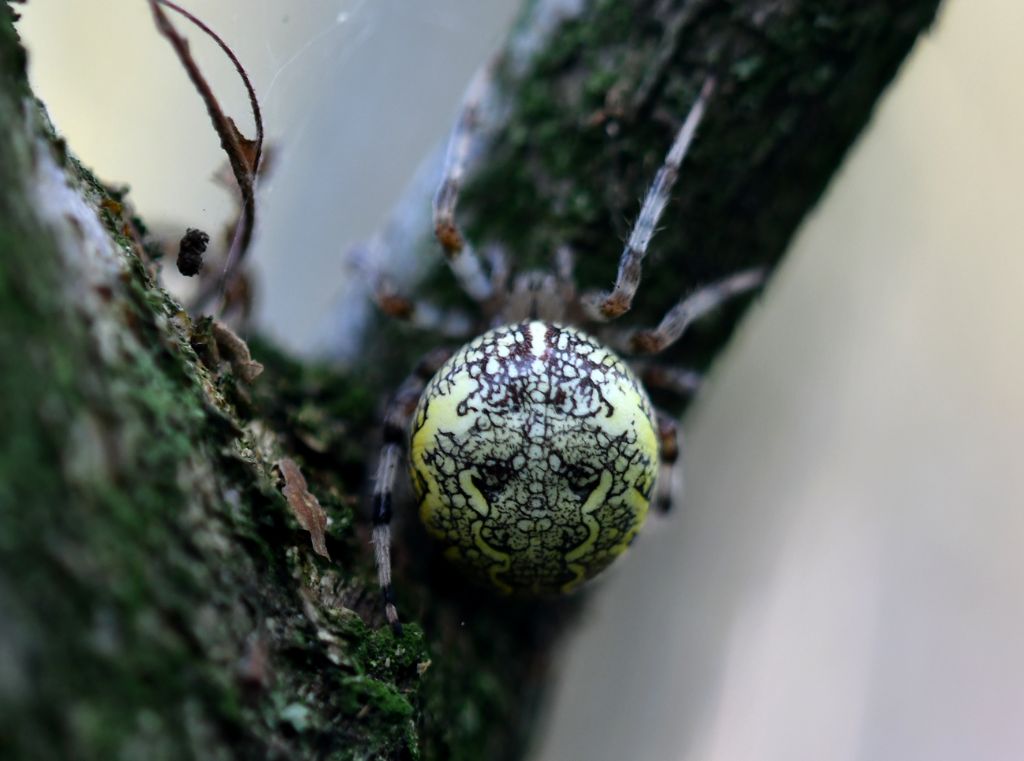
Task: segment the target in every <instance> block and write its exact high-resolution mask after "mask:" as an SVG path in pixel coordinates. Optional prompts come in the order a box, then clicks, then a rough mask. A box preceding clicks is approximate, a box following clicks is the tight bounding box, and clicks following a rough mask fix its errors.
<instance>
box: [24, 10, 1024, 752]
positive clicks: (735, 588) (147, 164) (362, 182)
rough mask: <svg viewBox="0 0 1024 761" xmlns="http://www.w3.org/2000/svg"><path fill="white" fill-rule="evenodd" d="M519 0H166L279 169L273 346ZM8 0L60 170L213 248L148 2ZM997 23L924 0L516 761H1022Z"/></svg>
mask: <svg viewBox="0 0 1024 761" xmlns="http://www.w3.org/2000/svg"><path fill="white" fill-rule="evenodd" d="M515 6H516V3H513V2H511V1H506V2H499V1H498V0H472V1H470V0H462V1H461V2H457V1H456V0H434V2H431V3H429V4H426V3H416V2H411V1H409V0H405V1H404V2H403V1H402V0H375V1H374V2H368V0H333V1H330V2H325V1H323V0H317V1H313V0H302V1H296V0H292V1H291V2H287V3H286V2H273V1H272V0H258V1H253V0H233V1H232V2H227V0H220V1H219V2H212V1H210V0H204V1H200V0H196V1H195V2H192V3H190V5H189V7H190V9H191V10H193V11H194V12H196V13H197V14H199V15H200V16H201V17H202V18H203V19H204V20H206V21H207V22H208V23H209V24H210V25H211V26H212V27H213V28H214V29H216V30H218V31H220V32H221V34H222V35H223V36H224V37H225V39H226V40H227V41H228V42H229V44H230V45H231V46H232V47H233V49H234V50H235V52H236V53H237V54H238V55H239V57H240V58H241V59H242V61H243V62H244V63H245V65H246V66H247V68H248V70H249V73H250V76H251V78H252V79H253V82H254V84H255V85H256V89H257V91H258V93H259V94H260V97H261V101H262V103H263V106H264V109H265V120H266V123H267V126H268V132H269V136H270V139H271V140H273V141H274V142H276V143H277V144H278V145H279V146H280V149H281V152H280V156H279V162H278V164H277V170H276V171H275V173H274V175H273V176H272V177H271V178H270V180H269V181H268V182H266V183H265V184H264V185H263V188H262V192H263V198H262V201H261V204H262V207H261V208H262V219H261V224H262V227H261V230H260V238H259V241H258V243H257V245H256V246H255V248H254V250H253V252H252V255H253V259H254V262H255V264H256V266H257V269H258V272H259V278H260V281H259V282H260V289H261V295H260V299H259V309H260V314H259V322H260V324H261V325H262V326H263V327H264V328H265V329H267V330H269V331H270V332H272V333H273V334H274V335H275V336H276V337H277V338H278V339H279V340H281V341H283V342H285V343H287V344H288V345H289V346H291V347H293V348H294V349H296V350H298V351H312V350H315V349H325V348H330V347H329V336H327V337H325V335H324V334H323V331H322V330H321V329H320V328H319V326H321V325H322V324H323V320H324V316H325V315H326V314H327V312H328V311H329V309H330V307H331V304H332V303H333V302H335V301H336V300H338V299H341V300H343V301H345V300H352V301H353V302H355V301H357V300H361V297H360V296H359V295H358V290H359V288H358V287H356V289H355V290H346V282H347V281H350V280H351V278H346V275H345V268H344V265H343V261H342V258H343V252H344V251H345V250H346V249H347V248H348V246H349V245H351V244H352V243H353V242H355V241H358V240H361V239H364V238H366V237H367V236H368V235H370V234H371V233H372V232H373V231H374V230H375V229H376V228H377V227H378V226H379V225H380V224H381V223H382V222H383V220H384V219H385V217H386V215H387V211H388V209H389V208H390V207H391V205H392V204H394V202H395V201H396V199H397V198H398V196H399V194H400V193H401V191H402V189H403V187H404V186H405V184H406V183H407V182H408V181H409V178H410V177H411V176H412V175H413V174H414V172H415V170H416V167H417V165H418V164H419V163H420V162H421V161H422V159H423V157H425V156H426V155H427V154H428V153H430V151H431V150H432V149H433V148H435V147H436V146H437V144H438V143H439V142H440V141H441V140H443V139H444V136H445V134H446V132H447V129H448V127H449V125H450V124H451V121H452V118H453V116H454V113H455V111H456V109H457V103H458V100H459V97H460V95H461V92H462V90H463V88H464V87H465V84H466V82H467V81H468V79H469V77H470V75H471V73H472V71H473V69H474V68H475V66H476V65H478V63H479V62H480V61H481V60H482V59H483V58H484V57H485V56H486V54H487V53H488V52H489V51H490V50H492V49H493V48H494V47H496V46H497V45H498V44H499V43H500V41H501V39H502V37H503V35H504V31H505V30H506V29H507V26H508V23H509V21H510V20H511V18H512V16H513V14H514V13H515V10H516V8H515ZM18 9H19V12H21V13H22V14H23V16H24V18H23V21H22V22H21V24H20V28H21V31H22V33H23V34H24V35H25V37H26V39H27V42H28V44H29V47H30V51H31V53H32V59H31V71H32V78H33V80H34V82H35V86H36V88H37V92H38V93H39V94H40V95H41V97H42V98H43V99H44V100H45V101H46V103H47V105H48V107H49V109H50V113H51V115H52V117H53V118H54V120H55V122H56V123H57V126H58V128H59V129H60V130H62V131H63V132H64V133H65V134H66V135H67V137H68V139H69V142H70V144H71V146H72V148H73V150H75V151H76V152H77V153H78V154H79V155H80V156H82V157H83V158H84V159H85V161H86V162H87V163H88V164H90V165H91V166H93V167H94V168H95V169H96V171H97V173H98V174H100V175H101V176H102V177H103V178H105V179H106V180H108V181H117V182H124V183H128V184H130V185H131V187H132V197H133V199H134V202H135V204H136V205H137V207H138V208H139V209H140V211H141V213H142V214H143V216H144V217H145V218H146V219H147V220H158V219H163V220H168V221H172V222H174V223H175V224H177V225H178V227H179V228H183V227H184V226H185V225H186V224H187V225H190V226H199V227H202V228H204V229H207V230H210V231H214V230H219V229H220V227H221V226H222V224H223V223H224V220H225V219H226V217H227V215H228V214H229V213H230V208H231V205H230V199H229V198H228V196H227V195H226V194H225V193H224V191H223V190H220V189H219V188H217V187H216V186H215V185H213V184H212V183H207V182H206V181H205V180H206V178H207V177H209V176H210V175H211V174H212V173H213V171H214V169H215V168H217V167H218V166H219V165H220V164H221V163H222V161H223V159H222V156H221V154H220V150H219V146H218V144H217V138H216V136H215V135H214V133H213V131H212V130H211V129H210V128H209V125H208V121H207V119H206V116H205V113H204V111H203V107H202V105H201V103H200V102H199V100H198V98H197V96H196V95H195V93H194V92H193V91H192V90H191V88H190V86H189V84H188V82H187V80H186V77H185V76H184V74H183V73H182V71H181V70H180V68H179V67H178V65H177V64H176V62H175V60H174V58H173V56H172V54H171V53H170V49H169V46H168V45H167V43H166V42H165V41H164V40H163V39H161V38H159V37H158V36H157V35H156V33H155V32H154V30H153V27H152V22H151V20H150V16H149V13H148V10H147V9H146V6H145V4H144V3H142V2H129V1H128V0H93V2H90V3H40V2H33V3H29V4H28V5H25V6H19V8H18ZM181 28H182V29H183V30H184V29H185V27H184V26H182V27H181ZM1021 29H1024V5H1022V4H1021V3H1019V2H1018V1H1017V0H947V2H946V3H945V7H944V11H943V13H942V15H941V17H940V20H939V23H938V25H937V27H936V28H935V29H934V30H933V31H932V33H931V34H930V35H929V36H928V37H926V38H925V39H923V40H922V41H921V42H920V43H919V45H918V47H917V49H916V51H915V53H914V54H913V56H912V58H911V60H909V61H908V63H907V64H906V65H905V67H904V69H903V70H902V72H901V75H900V77H899V80H898V81H897V83H896V84H895V85H894V86H893V87H892V88H890V90H889V92H888V93H887V94H886V96H885V98H884V99H883V101H882V102H881V104H880V106H879V108H878V110H877V113H876V117H875V119H874V120H873V122H872V124H871V126H870V128H869V130H868V132H867V133H866V134H865V135H864V136H863V137H862V139H861V141H860V142H859V144H858V145H857V146H856V147H855V149H854V150H853V152H852V153H851V155H850V156H849V158H848V160H847V162H846V164H845V166H844V168H843V170H842V171H841V173H840V174H839V175H838V176H837V177H836V178H835V180H834V181H833V183H832V185H831V188H830V190H829V192H828V194H827V196H826V198H825V199H824V201H823V202H822V204H821V205H820V207H819V208H818V210H817V211H816V213H815V214H814V215H813V216H812V218H811V219H809V220H808V221H807V223H806V224H805V225H804V227H803V229H802V231H801V233H800V235H799V236H798V239H797V240H796V242H795V244H794V246H793V249H792V251H791V252H790V253H789V254H788V256H787V258H786V260H785V263H784V266H783V267H782V269H781V271H780V272H779V273H778V277H777V278H776V279H775V281H774V282H773V283H772V285H771V287H770V288H769V291H768V293H767V295H766V296H765V297H764V298H763V299H762V300H761V302H760V304H759V305H758V306H756V307H755V309H753V310H752V312H751V314H750V315H749V318H748V319H747V321H746V323H745V325H744V327H743V329H742V330H741V331H740V334H739V336H738V339H737V340H736V341H735V343H734V344H733V346H732V347H731V349H730V351H729V352H728V353H727V354H728V356H727V357H726V358H725V359H724V360H723V361H721V362H720V363H719V364H718V365H717V366H716V368H715V372H714V374H713V376H712V377H711V379H710V382H709V384H708V387H707V389H706V390H705V392H704V393H703V396H702V400H701V402H700V403H699V404H698V405H697V406H696V408H695V410H694V414H692V415H690V417H689V418H688V420H687V421H686V422H687V427H686V431H687V447H686V455H685V467H686V473H687V499H686V502H685V505H684V506H683V509H681V510H680V511H679V512H678V513H676V514H675V515H673V516H672V517H671V518H670V519H666V520H662V521H656V522H654V523H653V524H652V525H650V526H649V527H648V530H647V531H646V533H645V536H644V537H643V538H642V540H641V541H640V542H639V543H638V544H637V546H636V548H635V549H634V551H633V552H632V553H631V554H630V555H629V556H628V558H627V559H626V560H625V561H623V562H622V563H621V564H620V565H619V566H618V567H617V568H615V569H614V570H613V571H612V572H610V573H609V577H608V578H607V579H606V580H605V581H604V582H603V583H602V584H601V588H600V589H599V590H597V594H595V595H594V599H593V605H592V606H591V608H590V609H589V612H588V614H587V616H586V620H585V622H584V624H583V626H581V627H580V630H579V631H578V632H577V633H576V634H575V635H574V636H573V637H572V638H571V640H570V641H567V642H566V643H565V646H564V651H563V654H562V657H561V662H562V664H563V670H562V673H561V674H560V676H559V679H558V681H557V688H556V690H555V694H554V695H553V700H552V704H551V706H550V710H549V711H547V712H546V722H545V724H546V729H545V732H544V733H543V736H542V738H541V740H540V742H539V744H538V747H537V748H536V751H535V761H562V760H566V759H575V758H587V759H589V760H590V761H619V760H621V759H626V758H629V759H642V760H647V759H650V760H651V761H665V760H669V761H674V760H675V759H679V760H680V761H682V760H684V759H685V760H687V761H689V760H691V759H692V760H694V761H696V760H700V761H725V760H728V761H745V760H746V759H750V761H755V760H756V761H774V760H776V759H777V760H778V761H783V760H785V761H794V760H801V759H808V760H809V761H810V760H811V759H813V760H814V761H820V759H830V761H846V760H847V759H851V760H852V759H863V760H864V761H887V760H890V759H891V760H892V761H907V760H908V759H912V760H917V759H920V760H921V761H925V760H927V761H943V760H945V759H985V760H986V761H1002V760H1004V759H1005V760H1006V761H1011V760H1013V761H1017V760H1018V759H1020V758H1024V592H1022V589H1024V463H1022V459H1021V454H1022V447H1024V390H1022V385H1024V382H1022V381H1024V304H1022V300H1024V299H1022V296H1024V242H1022V241H1024V233H1022V230H1021V225H1022V223H1024V197H1022V193H1021V183H1022V177H1024V96H1022V94H1021V89H1020V74H1021V72H1022V71H1024V48H1022V47H1021V45H1020V41H1019V35H1020V30H1021ZM187 34H188V35H189V37H190V38H191V39H192V40H193V48H194V50H195V51H196V54H197V57H198V58H199V59H200V60H201V62H202V65H203V66H204V68H205V69H206V70H207V72H208V73H209V75H210V77H211V79H212V80H213V81H214V86H215V89H216V91H217V92H218V93H219V95H220V97H221V98H222V102H223V103H224V105H225V107H226V110H227V111H228V112H229V113H234V114H243V113H246V112H247V107H246V105H245V100H244V93H243V92H242V90H241V88H240V86H239V85H238V84H237V83H236V81H235V80H234V78H233V74H232V72H231V69H230V65H229V64H227V63H226V62H224V61H223V60H222V59H221V57H220V56H219V54H217V53H216V52H215V51H214V49H213V48H212V46H210V45H208V44H206V43H205V42H203V41H201V40H200V38H199V36H198V35H197V34H195V33H194V32H192V31H187ZM83 61H87V62H88V65H87V66H83V65H82V62H83ZM682 183H683V189H684V190H685V176H684V179H683V181H682Z"/></svg>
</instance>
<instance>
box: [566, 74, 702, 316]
mask: <svg viewBox="0 0 1024 761" xmlns="http://www.w3.org/2000/svg"><path fill="white" fill-rule="evenodd" d="M714 88H715V79H714V77H708V78H707V79H706V80H705V81H704V85H703V86H702V87H701V90H700V94H699V95H698V96H697V100H696V101H694V104H693V106H692V107H691V108H690V113H688V114H687V115H686V119H685V120H684V121H683V126H682V127H680V128H679V132H678V133H677V134H676V139H675V141H674V142H673V143H672V147H671V148H670V149H669V152H668V155H666V156H665V162H664V163H663V164H662V165H661V168H660V169H659V170H658V173H657V174H656V175H655V176H654V182H653V183H651V186H650V188H649V189H648V190H647V195H646V196H645V197H644V202H643V205H642V206H641V207H640V216H638V217H637V219H636V222H635V223H634V224H633V229H632V230H631V231H630V233H629V239H628V240H627V241H626V247H625V249H623V251H622V256H621V257H620V259H619V272H618V275H617V276H616V278H615V286H614V287H613V288H612V290H611V291H610V292H608V293H594V294H589V295H588V296H587V297H586V298H585V299H584V309H585V310H586V312H587V315H588V316H589V317H590V318H591V319H594V320H598V321H602V322H603V321H606V320H612V319H615V318H616V317H620V316H622V315H623V314H625V313H626V312H628V311H629V309H630V307H631V306H632V305H633V297H634V296H635V295H636V290H637V287H638V286H639V285H640V277H641V275H642V272H643V266H642V265H643V260H644V256H645V255H646V254H647V247H648V246H649V245H650V243H651V238H653V237H654V233H655V231H656V229H657V226H658V221H659V220H660V219H661V215H662V213H663V212H664V211H665V205H666V204H667V203H668V199H669V195H670V194H671V192H672V187H673V186H674V185H675V183H676V179H677V178H678V177H679V168H680V166H681V165H682V163H683V159H684V158H685V157H686V153H687V151H688V150H689V148H690V144H691V143H692V142H693V138H694V136H695V135H696V133H697V127H699V126H700V122H701V119H703V117H704V111H705V110H706V108H707V104H708V100H709V98H710V97H711V93H712V92H713V91H714Z"/></svg>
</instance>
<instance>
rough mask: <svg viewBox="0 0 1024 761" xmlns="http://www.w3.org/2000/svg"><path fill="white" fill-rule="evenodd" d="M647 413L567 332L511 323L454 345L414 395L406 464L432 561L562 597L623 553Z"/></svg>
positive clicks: (632, 386)
mask: <svg viewBox="0 0 1024 761" xmlns="http://www.w3.org/2000/svg"><path fill="white" fill-rule="evenodd" d="M656 430H657V426H656V424H655V421H654V415H653V411H652V409H651V404H650V402H649V400H648V399H647V395H646V393H645V392H644V390H643V388H642V386H641V385H640V382H639V381H638V380H637V378H636V377H635V376H634V375H633V372H632V371H631V370H630V369H629V367H628V366H627V365H626V364H625V363H624V362H623V361H622V360H621V359H619V357H617V356H616V355H615V354H613V353H612V352H611V350H609V349H608V348H606V347H604V346H602V345H601V344H600V343H598V342H597V341H596V340H595V339H593V338H591V337H590V336H588V335H586V334H585V333H582V332H581V331H579V330H576V329H575V328H570V327H564V326H561V325H553V324H548V323H543V322H525V323H520V324H517V325H506V326H504V327H500V328H496V329H494V330H491V331H489V332H487V333H485V334H483V335H482V336H480V337H479V338H476V339H474V340H473V341H472V342H470V343H468V344H466V345H465V346H464V347H462V348H461V349H460V350H459V351H458V352H456V354H455V355H454V356H452V358H451V359H450V360H448V362H447V363H446V364H445V365H444V366H443V367H442V368H441V369H440V370H439V371H438V372H437V374H436V375H435V376H434V377H433V379H432V380H431V381H430V383H429V384H428V385H427V387H426V389H425V390H424V392H423V395H422V396H421V397H420V401H419V406H418V408H417V410H416V414H415V417H414V419H413V423H412V431H411V442H410V450H409V451H410V459H411V463H410V465H411V471H412V480H413V485H414V488H415V490H416V494H417V497H418V500H419V509H420V517H421V519H422V520H423V522H424V524H425V525H426V527H427V530H428V531H429V532H430V533H431V534H432V535H433V536H435V537H436V538H437V539H438V540H439V541H440V542H441V543H442V544H443V545H444V546H445V548H446V553H445V554H446V556H447V557H448V558H449V559H451V560H452V561H454V562H455V563H457V564H459V565H460V566H462V567H463V568H465V569H467V570H469V571H471V572H472V573H473V574H474V575H476V576H477V577H479V578H481V579H485V580H487V581H489V582H491V583H492V584H494V585H495V586H496V587H497V588H498V589H500V590H502V591H504V592H509V593H516V594H527V595H529V594H550V593H559V592H568V591H569V590H571V589H573V588H574V587H576V586H577V585H579V584H580V583H581V582H583V581H585V580H586V579H589V578H591V577H592V576H594V575H595V574H597V573H598V572H600V571H601V570H602V569H604V568H605V567H606V566H607V565H608V564H609V563H611V562H612V560H614V559H615V558H616V557H617V556H618V555H620V554H621V553H622V552H623V551H625V549H626V547H628V546H629V544H630V542H631V541H632V539H633V537H634V536H635V535H636V533H637V531H638V530H639V529H640V527H641V525H642V524H643V522H644V519H645V518H646V516H647V508H648V504H649V502H650V497H651V491H652V489H653V487H654V481H655V476H656V473H657V468H658V443H657V435H656Z"/></svg>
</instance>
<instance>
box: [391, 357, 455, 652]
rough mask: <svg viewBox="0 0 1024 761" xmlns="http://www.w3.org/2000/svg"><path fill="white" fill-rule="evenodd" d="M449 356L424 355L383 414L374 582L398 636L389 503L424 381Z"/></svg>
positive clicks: (424, 384) (399, 626)
mask: <svg viewBox="0 0 1024 761" xmlns="http://www.w3.org/2000/svg"><path fill="white" fill-rule="evenodd" d="M449 356H451V351H449V350H448V349H437V350H434V351H432V352H430V353H429V354H427V355H426V356H425V357H423V359H421V360H420V361H419V363H417V365H416V369H415V370H413V373H412V375H410V376H409V377H408V378H406V379H405V381H404V382H403V383H402V385H401V386H399V388H398V391H397V392H396V393H395V396H394V398H393V399H392V400H391V401H390V402H389V403H388V407H387V410H386V411H385V413H384V445H383V447H381V451H380V460H379V461H378V463H377V479H376V483H375V485H374V487H373V554H374V558H375V559H376V562H377V581H378V583H379V585H380V591H381V595H382V597H383V598H384V614H385V616H386V617H387V620H388V623H389V624H390V625H391V628H392V630H393V631H394V632H395V634H396V635H401V633H402V625H401V624H400V623H399V621H398V609H397V608H396V607H395V595H394V590H393V588H392V586H391V515H392V513H391V501H392V494H393V493H394V487H395V474H396V473H397V472H398V468H399V465H400V464H401V459H402V454H403V452H404V451H405V448H406V436H407V432H408V428H409V420H410V419H411V418H412V415H413V413H414V412H415V411H416V403H417V402H418V401H419V398H420V394H421V393H422V392H423V388H424V387H425V386H426V385H427V381H429V380H430V378H431V377H432V376H433V374H434V373H435V372H437V370H438V369H439V368H440V367H441V365H442V364H444V362H445V360H447V359H448V357H449Z"/></svg>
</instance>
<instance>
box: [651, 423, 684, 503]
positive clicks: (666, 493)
mask: <svg viewBox="0 0 1024 761" xmlns="http://www.w3.org/2000/svg"><path fill="white" fill-rule="evenodd" d="M654 414H655V415H656V416H657V419H658V480H657V482H656V484H655V487H654V509H655V510H657V511H658V512H659V513H667V512H668V511H669V510H671V509H672V507H673V506H675V505H678V504H679V503H680V501H681V497H682V494H680V493H677V491H678V490H677V489H676V488H675V484H674V483H673V480H672V471H673V470H674V468H675V464H676V461H677V460H678V459H679V453H680V452H681V451H682V430H681V429H680V427H679V422H678V421H677V420H676V419H675V418H674V417H672V416H671V415H669V414H668V413H667V412H664V411H663V410H659V409H657V408H655V410H654Z"/></svg>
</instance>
